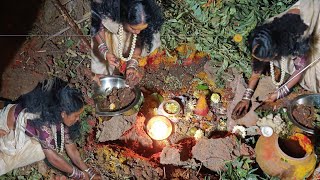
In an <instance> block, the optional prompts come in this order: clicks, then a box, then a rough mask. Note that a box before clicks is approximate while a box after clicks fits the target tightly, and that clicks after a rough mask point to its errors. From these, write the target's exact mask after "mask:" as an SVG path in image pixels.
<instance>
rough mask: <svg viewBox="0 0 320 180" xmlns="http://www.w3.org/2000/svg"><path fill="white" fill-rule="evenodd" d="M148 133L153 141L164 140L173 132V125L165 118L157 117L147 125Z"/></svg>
mask: <svg viewBox="0 0 320 180" xmlns="http://www.w3.org/2000/svg"><path fill="white" fill-rule="evenodd" d="M147 132H148V134H149V136H150V137H151V138H152V139H155V140H164V139H166V138H167V137H169V136H170V134H171V132H172V124H171V122H170V121H169V119H168V118H166V117H165V116H155V117H153V118H151V119H150V120H149V122H148V123H147Z"/></svg>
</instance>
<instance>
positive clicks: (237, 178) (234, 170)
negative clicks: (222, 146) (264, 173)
mask: <svg viewBox="0 0 320 180" xmlns="http://www.w3.org/2000/svg"><path fill="white" fill-rule="evenodd" d="M253 162H254V161H252V160H251V159H250V158H248V157H237V158H236V159H235V160H234V161H230V162H227V163H226V165H225V166H226V169H227V170H226V171H224V172H220V173H219V174H220V179H222V180H227V179H228V180H229V179H232V180H248V179H250V180H258V177H259V175H257V174H254V172H255V171H256V170H257V169H253V168H252V165H251V164H252V163H253Z"/></svg>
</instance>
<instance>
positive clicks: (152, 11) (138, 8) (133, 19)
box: [91, 0, 164, 50]
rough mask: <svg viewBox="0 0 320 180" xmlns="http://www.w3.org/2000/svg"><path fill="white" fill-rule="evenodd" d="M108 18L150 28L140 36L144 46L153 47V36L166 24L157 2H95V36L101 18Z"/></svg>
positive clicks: (121, 0)
mask: <svg viewBox="0 0 320 180" xmlns="http://www.w3.org/2000/svg"><path fill="white" fill-rule="evenodd" d="M104 17H108V18H110V19H112V20H113V21H116V22H118V23H128V24H130V25H137V24H140V23H147V24H148V27H147V28H146V29H144V30H143V31H141V33H140V34H139V38H140V42H141V44H142V45H147V48H148V50H150V49H151V48H152V47H151V46H152V40H153V34H154V33H157V32H159V31H160V28H161V26H162V24H163V22H164V19H163V16H162V11H161V8H160V7H159V6H158V5H157V3H156V2H155V0H94V1H93V2H92V21H91V22H92V23H91V27H92V29H91V33H92V35H95V34H96V33H97V32H98V31H99V29H100V26H101V18H104Z"/></svg>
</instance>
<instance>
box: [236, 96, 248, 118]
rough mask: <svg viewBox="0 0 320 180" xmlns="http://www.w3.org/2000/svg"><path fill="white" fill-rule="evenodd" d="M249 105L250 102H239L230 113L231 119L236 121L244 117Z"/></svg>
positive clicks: (243, 100)
mask: <svg viewBox="0 0 320 180" xmlns="http://www.w3.org/2000/svg"><path fill="white" fill-rule="evenodd" d="M250 103H251V101H250V100H245V99H242V100H241V101H240V102H238V104H237V105H236V107H235V108H234V109H233V111H232V115H231V118H232V119H234V120H236V119H240V118H242V117H243V116H245V115H246V114H247V113H248V111H249V108H250Z"/></svg>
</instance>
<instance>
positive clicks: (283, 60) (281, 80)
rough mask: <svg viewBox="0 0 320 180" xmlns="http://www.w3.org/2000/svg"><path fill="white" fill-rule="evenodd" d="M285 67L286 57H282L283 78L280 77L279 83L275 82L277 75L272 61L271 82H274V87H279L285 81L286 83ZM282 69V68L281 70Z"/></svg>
mask: <svg viewBox="0 0 320 180" xmlns="http://www.w3.org/2000/svg"><path fill="white" fill-rule="evenodd" d="M284 66H285V59H284V57H281V63H280V67H279V68H280V70H281V76H280V81H279V82H277V81H276V80H275V77H274V76H275V73H274V66H273V61H270V74H271V80H272V83H273V84H274V85H276V86H277V87H279V86H280V85H281V84H282V83H283V81H284V76H285V75H286V73H285V71H284V68H283V67H284ZM281 67H282V68H281Z"/></svg>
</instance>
